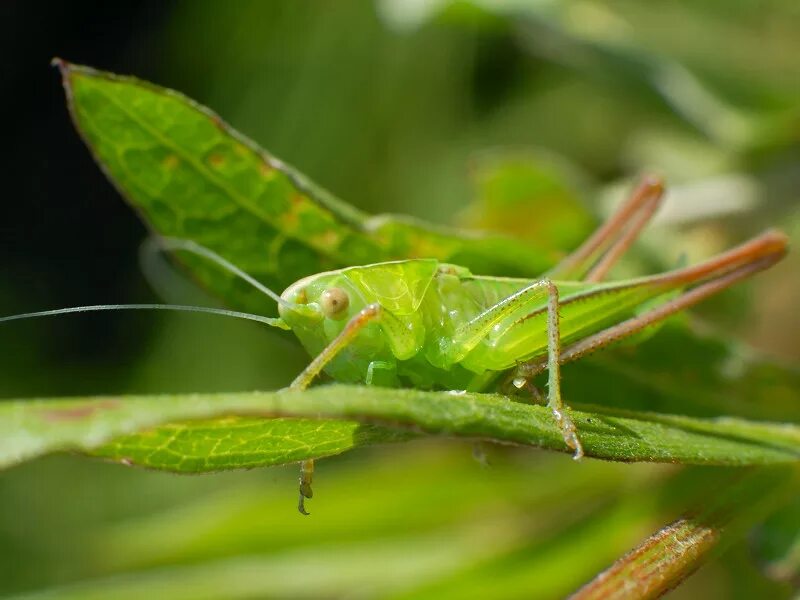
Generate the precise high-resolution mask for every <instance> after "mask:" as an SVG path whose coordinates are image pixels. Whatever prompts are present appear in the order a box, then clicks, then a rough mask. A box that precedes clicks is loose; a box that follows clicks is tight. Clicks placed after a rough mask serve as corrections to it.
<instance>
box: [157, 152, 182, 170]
mask: <svg viewBox="0 0 800 600" xmlns="http://www.w3.org/2000/svg"><path fill="white" fill-rule="evenodd" d="M161 164H162V165H164V168H165V169H169V170H170V171H174V170H175V168H176V167H177V166H178V165H179V164H181V161H180V159H179V158H178V157H177V156H175V155H174V154H169V155H167V156H165V157H164V160H162V161H161Z"/></svg>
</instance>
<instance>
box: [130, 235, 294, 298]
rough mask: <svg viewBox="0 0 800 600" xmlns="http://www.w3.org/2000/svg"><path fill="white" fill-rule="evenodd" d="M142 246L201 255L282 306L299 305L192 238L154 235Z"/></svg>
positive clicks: (148, 248)
mask: <svg viewBox="0 0 800 600" xmlns="http://www.w3.org/2000/svg"><path fill="white" fill-rule="evenodd" d="M143 248H144V249H145V250H150V249H152V250H154V251H162V252H163V251H175V250H183V251H184V252H191V253H192V254H196V255H198V256H202V257H203V258H205V259H206V260H209V261H211V262H213V263H214V264H216V265H217V266H219V267H222V268H223V269H224V270H225V271H227V272H228V273H231V274H232V275H235V276H236V277H238V278H239V279H241V280H243V281H246V282H247V283H249V284H250V285H251V286H253V287H254V288H255V289H257V290H258V291H259V292H261V293H263V294H265V295H266V296H269V297H270V298H272V299H273V300H275V302H277V303H278V304H280V305H281V306H284V307H286V308H289V309H291V310H298V307H299V306H301V305H298V304H295V303H293V302H288V301H286V300H284V299H283V298H281V297H280V296H279V295H278V294H276V293H275V292H273V291H272V290H271V289H269V288H268V287H267V286H265V285H264V284H263V283H261V282H260V281H258V280H257V279H256V278H255V277H253V276H252V275H250V274H249V273H247V272H245V271H243V270H242V269H240V268H239V267H237V266H236V265H234V264H233V263H232V262H230V261H229V260H227V259H226V258H223V257H222V256H220V255H219V254H217V253H216V252H214V251H213V250H211V249H210V248H206V247H205V246H202V245H200V244H198V243H197V242H193V241H192V240H184V239H179V238H170V237H165V238H155V237H154V238H150V239H148V240H146V241H145V243H144V245H143Z"/></svg>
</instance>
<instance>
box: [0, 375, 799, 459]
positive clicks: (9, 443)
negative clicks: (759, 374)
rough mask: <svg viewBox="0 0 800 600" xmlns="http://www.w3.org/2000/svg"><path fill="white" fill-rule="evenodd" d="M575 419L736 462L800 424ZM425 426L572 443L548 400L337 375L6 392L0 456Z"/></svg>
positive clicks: (173, 448)
mask: <svg viewBox="0 0 800 600" xmlns="http://www.w3.org/2000/svg"><path fill="white" fill-rule="evenodd" d="M256 416H258V417H292V418H300V420H299V421H292V420H285V419H284V420H281V419H279V420H278V421H277V422H276V421H275V420H270V419H262V420H254V419H253V418H252V417H256ZM231 417H250V418H249V419H245V420H244V421H242V420H239V419H233V420H231V419H230V418H231ZM204 419H216V420H215V421H205V422H203V420H204ZM220 419H221V420H220ZM308 419H322V420H320V421H315V422H310V421H309V420H308ZM325 419H341V420H343V421H336V420H332V421H327V420H325ZM573 419H574V420H575V423H576V425H577V427H578V430H579V432H580V435H581V438H582V440H583V444H584V448H585V450H586V454H587V455H588V456H593V457H596V458H604V459H608V460H620V461H650V462H680V463H686V464H706V465H738V466H741V465H766V464H781V463H792V462H796V461H797V460H798V459H799V458H800V428H799V427H794V426H789V425H778V424H768V423H754V422H747V421H741V420H735V419H716V420H700V419H691V418H687V417H679V416H670V415H657V414H648V413H629V412H624V411H612V410H606V409H599V408H596V407H594V408H592V409H591V412H588V411H573ZM198 421H199V422H198ZM176 423H177V424H176ZM358 423H360V424H362V425H360V426H359V425H358ZM420 431H421V432H424V433H428V434H440V435H448V436H454V437H467V438H477V439H485V440H491V441H494V442H499V443H514V444H522V445H529V446H538V447H542V448H549V449H553V450H560V451H566V450H567V449H566V447H565V445H564V442H563V439H562V437H561V434H560V432H559V430H558V429H557V428H556V427H555V425H554V422H553V418H552V415H551V413H550V411H549V409H547V408H546V407H542V406H533V405H528V404H522V403H518V402H513V401H511V400H509V399H508V398H506V397H503V396H498V395H490V394H466V393H461V394H459V393H455V394H454V393H448V392H421V391H413V390H389V389H380V388H365V387H363V386H343V385H332V386H326V387H320V388H315V389H312V390H308V391H305V392H291V391H278V392H251V393H237V394H206V395H203V394H192V395H173V396H169V395H164V396H128V397H101V398H92V399H75V400H64V399H61V400H58V399H40V400H17V401H8V402H4V403H3V404H2V405H0V466H4V467H7V466H11V465H13V464H17V463H19V462H22V461H24V460H28V459H31V458H33V457H35V456H39V455H42V454H46V453H49V452H55V451H64V450H73V451H83V452H91V453H93V454H96V455H98V456H103V457H105V458H109V459H112V460H117V461H120V462H124V463H126V464H127V463H132V464H141V465H144V466H148V467H151V468H157V469H166V470H172V471H177V472H192V473H196V472H206V471H216V470H222V469H235V468H242V467H254V466H264V465H274V464H283V463H286V462H292V461H298V460H302V459H306V458H315V457H321V456H329V455H332V454H337V453H340V452H343V451H345V450H348V449H350V448H353V447H356V446H359V445H366V444H373V443H379V442H390V441H397V440H399V439H405V437H406V436H408V435H409V434H410V433H412V432H420Z"/></svg>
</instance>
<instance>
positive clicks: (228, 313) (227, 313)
mask: <svg viewBox="0 0 800 600" xmlns="http://www.w3.org/2000/svg"><path fill="white" fill-rule="evenodd" d="M104 310H173V311H179V312H196V313H206V314H210V315H220V316H224V317H235V318H237V319H246V320H248V321H258V322H259V323H264V324H266V325H269V326H271V327H278V328H279V329H286V330H288V329H289V326H288V325H287V324H286V323H285V322H284V321H283V319H274V318H271V317H262V316H261V315H254V314H251V313H244V312H239V311H236V310H226V309H224V308H209V307H205V306H181V305H179V304H97V305H94V306H73V307H71V308H57V309H55V310H41V311H38V312H30V313H23V314H20V315H11V316H9V317H0V323H5V322H7V321H18V320H20V319H34V318H37V317H53V316H56V315H66V314H70V313H83V312H99V311H104Z"/></svg>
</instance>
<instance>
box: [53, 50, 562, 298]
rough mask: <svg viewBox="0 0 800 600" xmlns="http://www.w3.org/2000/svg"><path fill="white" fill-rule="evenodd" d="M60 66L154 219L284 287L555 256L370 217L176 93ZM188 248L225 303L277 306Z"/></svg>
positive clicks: (496, 266) (103, 152) (105, 158)
mask: <svg viewBox="0 0 800 600" xmlns="http://www.w3.org/2000/svg"><path fill="white" fill-rule="evenodd" d="M58 64H59V66H60V68H61V72H62V76H63V81H64V88H65V90H66V93H67V97H68V100H69V106H70V112H71V114H72V117H73V120H74V122H75V125H76V127H77V128H78V131H79V132H80V133H81V135H82V136H83V138H84V140H85V141H86V143H87V145H88V146H89V148H90V149H91V151H92V153H93V155H94V157H95V159H96V160H97V161H98V163H99V164H100V166H101V167H102V168H103V170H104V172H105V173H106V174H107V176H108V177H109V179H111V181H112V182H113V183H114V185H115V186H116V187H117V188H118V189H119V191H120V192H121V193H122V195H123V196H124V197H125V198H126V199H127V200H128V202H129V203H130V204H131V205H132V206H133V207H134V208H135V209H136V210H137V211H139V212H140V214H141V215H142V218H143V219H144V220H145V222H146V223H147V224H148V225H149V226H150V227H151V228H152V229H153V230H155V231H156V232H157V233H159V234H162V235H164V236H170V237H177V238H185V239H191V240H194V241H196V242H198V243H200V244H202V245H204V246H206V247H208V248H211V249H212V250H214V251H216V252H217V253H219V254H220V255H222V256H224V257H225V258H226V259H228V260H229V261H231V262H232V263H233V264H235V265H236V266H238V267H240V268H242V269H244V270H245V271H247V272H248V273H250V274H251V275H253V276H254V277H256V278H257V279H259V280H261V281H262V282H263V283H265V284H266V285H268V286H271V287H275V288H277V290H278V291H280V290H281V289H283V288H285V287H287V286H288V285H289V284H290V283H293V282H294V281H296V280H298V279H300V278H301V277H304V276H306V275H309V274H312V273H317V272H320V271H325V270H329V269H333V268H338V267H343V266H349V265H354V264H367V263H374V262H379V261H382V260H391V259H399V258H413V257H426V258H438V259H441V260H447V261H451V262H455V263H458V264H463V265H465V266H468V267H472V268H475V269H477V270H479V271H480V272H485V273H487V274H499V275H533V274H535V273H538V272H541V271H542V270H543V269H545V268H546V267H547V266H549V265H551V264H552V263H553V262H554V260H555V259H556V258H557V255H556V253H555V252H554V251H552V250H544V249H543V248H541V247H534V246H532V245H530V244H529V243H524V242H520V241H516V240H514V239H512V238H509V237H505V236H501V235H495V234H488V233H487V234H482V233H477V232H465V231H459V230H455V229H448V228H444V227H434V226H431V225H428V224H426V223H424V222H422V221H416V220H414V219H408V218H404V217H395V216H389V215H379V216H375V217H370V216H369V215H366V214H365V213H362V212H360V211H358V210H356V209H354V208H352V207H351V206H349V205H347V204H346V203H344V202H342V201H340V200H338V199H336V198H334V197H333V196H332V195H331V194H329V193H328V192H326V191H324V190H322V189H321V188H319V187H318V186H316V185H315V184H313V183H311V182H310V181H308V180H307V179H306V178H305V177H304V176H303V175H301V174H300V173H298V172H296V171H295V170H294V169H292V168H291V167H289V166H287V165H285V164H284V163H282V162H281V161H279V160H278V159H276V158H274V157H273V156H271V155H269V154H268V153H267V152H266V151H264V150H263V149H261V148H259V147H258V146H257V145H256V144H255V143H253V142H252V141H250V140H248V139H246V138H245V137H244V136H242V135H241V134H239V133H238V132H236V131H234V130H233V129H231V128H230V127H229V126H228V125H226V124H225V123H224V122H223V121H222V119H221V118H220V117H219V116H217V115H215V114H214V113H212V112H211V111H209V110H208V109H206V108H205V107H202V106H200V105H198V104H196V103H195V102H193V101H191V100H190V99H188V98H186V97H185V96H183V95H181V94H179V93H177V92H174V91H172V90H167V89H164V88H160V87H158V86H155V85H152V84H149V83H146V82H142V81H139V80H136V79H133V78H128V77H120V76H117V75H113V74H110V73H102V72H99V71H95V70H93V69H91V68H88V67H82V66H77V65H71V64H69V63H66V62H63V61H58ZM179 256H180V258H181V260H182V262H184V263H185V264H186V265H187V266H188V267H189V269H190V270H191V272H192V274H193V275H195V277H197V279H198V280H199V281H200V282H201V283H203V284H204V285H206V286H207V287H208V288H210V289H211V290H212V291H214V292H215V293H216V294H218V295H219V296H221V297H222V298H223V299H224V300H225V301H226V302H227V303H229V304H231V305H233V306H238V307H245V308H247V309H249V310H262V311H263V310H264V308H265V307H266V306H268V303H267V302H266V300H265V299H264V298H263V297H261V296H259V295H258V294H256V293H255V292H254V291H252V290H250V289H248V288H247V287H246V286H244V285H243V284H242V283H241V282H239V281H237V280H236V279H234V278H233V277H232V276H231V275H230V274H228V273H225V272H221V271H220V270H219V269H218V268H216V267H215V266H213V265H210V264H208V263H207V262H204V261H203V260H201V259H198V258H197V257H193V256H188V255H185V254H180V253H179Z"/></svg>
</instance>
